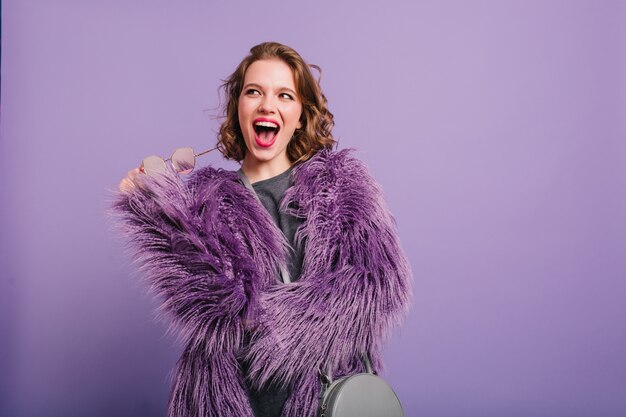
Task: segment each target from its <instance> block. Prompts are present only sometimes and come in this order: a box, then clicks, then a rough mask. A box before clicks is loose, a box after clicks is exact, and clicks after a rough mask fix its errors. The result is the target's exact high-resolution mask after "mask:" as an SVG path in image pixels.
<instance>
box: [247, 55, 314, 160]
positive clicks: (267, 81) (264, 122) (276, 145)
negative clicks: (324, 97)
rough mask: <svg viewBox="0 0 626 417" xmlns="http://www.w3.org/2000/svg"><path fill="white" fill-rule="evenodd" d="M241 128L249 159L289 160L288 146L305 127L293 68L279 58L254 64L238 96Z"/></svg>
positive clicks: (250, 67) (249, 68)
mask: <svg viewBox="0 0 626 417" xmlns="http://www.w3.org/2000/svg"><path fill="white" fill-rule="evenodd" d="M238 109H239V126H240V127H241V132H242V133H243V138H244V140H245V142H246V148H247V152H246V157H245V159H246V160H250V162H254V163H272V162H273V161H281V162H284V161H288V157H287V144H288V143H289V140H291V137H292V136H293V133H294V131H295V130H296V129H299V128H301V127H302V125H301V123H300V115H301V114H302V102H301V101H300V97H298V95H297V93H296V86H295V82H294V78H293V72H292V71H291V68H289V66H288V65H287V64H286V63H284V62H283V61H281V60H278V59H264V60H260V61H255V62H253V63H252V64H251V65H250V66H249V67H248V70H247V71H246V75H245V77H244V82H243V89H242V90H241V95H240V96H239V107H238Z"/></svg>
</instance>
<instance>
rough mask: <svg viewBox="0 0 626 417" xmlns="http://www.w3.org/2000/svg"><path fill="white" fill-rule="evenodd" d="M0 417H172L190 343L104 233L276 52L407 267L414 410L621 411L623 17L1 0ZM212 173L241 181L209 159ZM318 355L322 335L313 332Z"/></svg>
mask: <svg viewBox="0 0 626 417" xmlns="http://www.w3.org/2000/svg"><path fill="white" fill-rule="evenodd" d="M2 17H3V19H4V20H3V22H2V23H3V24H2V30H3V32H2V43H3V45H2V124H1V140H0V178H1V179H0V187H1V188H0V198H1V200H0V201H1V203H0V204H1V205H0V213H1V219H0V264H1V269H0V276H1V279H0V337H1V339H0V341H1V342H0V415H2V416H14V417H22V416H28V417H39V416H42V417H43V416H46V417H49V416H63V417H74V416H76V417H78V416H93V417H98V416H119V417H125V416H129V417H131V416H133V417H135V416H163V415H164V409H165V403H166V401H167V395H168V392H169V382H168V380H167V376H168V373H169V371H170V370H171V369H172V368H173V366H174V363H175V361H176V359H177V358H178V355H179V353H180V351H181V346H179V345H178V344H177V343H176V342H175V340H173V339H172V338H168V337H165V336H164V331H165V324H164V323H159V322H156V321H155V319H154V314H153V309H154V307H155V305H156V303H155V301H154V300H153V299H152V298H151V296H150V295H147V294H146V291H147V288H146V286H145V285H144V284H143V282H142V281H141V278H140V275H139V274H138V273H137V272H136V270H135V268H134V266H133V265H130V262H129V258H128V256H127V255H126V254H125V252H124V249H123V242H122V241H121V240H120V239H119V238H117V237H116V236H115V232H114V231H113V226H112V222H111V221H110V220H109V219H107V217H106V215H105V210H106V208H107V205H108V204H109V201H110V198H111V194H110V190H112V189H114V188H115V187H116V186H117V183H118V182H119V180H120V179H121V178H122V177H123V176H124V175H125V173H126V171H128V170H129V169H131V168H132V167H134V166H136V165H137V164H138V162H139V161H140V160H141V158H142V157H143V156H145V155H147V154H151V153H156V154H160V155H166V154H169V152H171V151H172V150H173V149H174V148H176V147H178V146H184V145H191V146H193V147H194V148H195V149H196V150H202V149H206V148H208V147H210V146H211V145H212V144H213V143H214V138H215V131H216V129H217V127H218V121H217V120H215V119H214V118H212V117H211V116H212V115H214V114H215V113H216V112H215V107H216V106H217V105H218V103H219V102H218V96H217V87H218V85H219V82H220V79H223V78H225V77H226V76H228V75H229V74H230V72H231V71H232V70H233V69H234V67H235V66H236V64H237V63H238V62H239V61H240V59H241V58H243V56H244V55H246V53H247V51H248V49H249V48H250V47H251V46H252V45H254V44H256V43H259V42H261V41H264V40H278V41H281V42H284V43H286V44H288V45H291V46H293V47H294V48H296V49H297V50H298V51H300V52H301V54H302V55H303V56H304V57H305V59H307V60H308V61H309V62H312V63H316V64H318V65H320V66H321V67H322V69H323V77H322V86H323V88H324V91H325V92H326V94H327V96H328V98H329V102H330V106H331V111H333V113H334V114H335V117H336V121H337V125H336V130H335V132H336V135H337V136H338V137H339V138H340V148H345V147H356V148H358V149H359V150H360V151H359V155H360V156H361V157H362V158H363V159H364V160H365V161H366V163H367V164H368V165H369V166H370V168H371V170H372V172H373V174H374V176H375V177H376V178H377V179H378V180H379V182H380V183H381V184H382V186H383V188H384V190H385V193H386V197H387V200H388V203H389V206H390V207H391V210H392V212H393V213H394V215H395V217H396V220H397V222H398V225H399V229H400V237H401V240H402V243H403V246H404V248H405V250H406V252H407V254H408V256H409V258H410V261H411V264H412V265H413V269H414V275H415V302H414V308H413V310H412V313H411V315H410V317H409V318H408V320H407V322H406V325H405V326H404V327H403V329H402V331H400V332H396V334H395V336H394V337H393V339H392V340H391V342H390V344H389V346H388V349H387V352H386V361H387V365H388V369H387V371H386V373H385V376H386V377H387V378H388V379H389V380H390V381H391V383H392V384H393V385H394V386H395V387H396V388H397V392H398V393H399V395H400V398H401V399H402V400H403V402H404V405H405V408H406V411H407V415H408V416H433V417H436V416H437V417H438V416H455V417H458V416H477V417H478V416H480V417H484V416H494V417H495V416H498V417H500V416H568V417H572V416H594V417H601V416H624V415H626V360H625V359H626V303H625V302H624V300H625V296H626V279H625V278H626V256H625V253H624V252H625V249H626V192H625V190H626V175H625V174H626V139H625V138H626V122H625V117H624V116H625V114H626V2H620V1H515V2H512V1H508V2H501V1H473V2H466V1H456V2H453V1H446V2H438V1H419V2H418V1H413V2H409V1H406V2H395V1H385V2H362V1H356V0H353V1H343V2H331V1H310V2H307V3H303V4H298V5H297V6H296V5H295V2H291V1H272V0H270V1H265V2H249V1H233V2H226V1H213V2H210V1H199V0H196V1H184V2H180V1H178V2H177V1H173V0H169V1H164V0H158V1H155V0H142V1H140V0H124V1H122V0H115V1H112V0H107V1H104V0H102V1H87V0H83V1H79V0H73V1H71V0H66V1H62V0H39V1H35V0H19V1H18V0H13V1H5V2H4V4H3V16H2ZM203 158H204V159H202V161H201V162H202V164H203V165H205V164H213V165H216V166H224V167H228V168H230V169H235V168H236V165H235V164H234V163H232V162H225V161H222V160H220V159H219V156H218V155H216V154H211V155H209V156H206V157H203ZM320 342H321V343H323V341H320Z"/></svg>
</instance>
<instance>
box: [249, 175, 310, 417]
mask: <svg viewBox="0 0 626 417" xmlns="http://www.w3.org/2000/svg"><path fill="white" fill-rule="evenodd" d="M291 171H292V168H289V169H288V170H287V171H285V172H283V173H282V174H279V175H276V176H274V177H272V178H268V179H266V180H262V181H257V182H255V183H254V184H252V188H254V191H255V192H256V194H257V196H258V197H259V200H261V204H263V206H264V207H265V208H266V209H267V211H268V212H269V213H270V215H271V216H272V219H274V223H276V225H277V226H278V228H279V229H280V230H282V232H283V233H284V235H285V237H286V238H287V242H288V243H289V244H290V245H291V247H292V248H294V251H293V252H292V253H290V255H291V256H290V259H288V267H289V275H290V278H291V282H295V281H297V280H298V278H299V277H300V272H301V271H302V260H303V258H304V246H305V243H304V242H303V244H302V246H303V247H296V246H295V242H294V240H295V239H294V237H295V234H296V230H297V229H298V226H300V224H301V223H302V219H299V218H297V217H294V216H291V215H288V214H285V213H282V212H281V211H280V210H279V208H280V202H281V200H282V199H283V196H284V195H285V191H286V190H287V188H289V187H290V186H291V185H292V183H293V181H292V179H291ZM277 273H278V271H277ZM248 338H249V335H247V336H246V341H245V343H246V344H247V343H249V339H248ZM241 367H242V374H243V375H244V378H245V379H244V380H245V381H246V388H247V391H248V398H249V400H250V406H251V407H252V412H253V413H254V416H255V417H280V415H281V413H282V409H283V407H284V404H285V401H286V400H287V398H288V397H289V394H290V389H289V388H288V387H282V386H280V385H279V384H270V385H269V386H266V387H264V388H262V389H260V390H256V389H254V388H252V387H251V386H250V385H249V384H248V381H247V378H246V377H247V374H248V364H247V363H245V362H242V363H241Z"/></svg>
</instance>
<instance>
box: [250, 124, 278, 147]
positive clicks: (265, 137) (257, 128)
mask: <svg viewBox="0 0 626 417" xmlns="http://www.w3.org/2000/svg"><path fill="white" fill-rule="evenodd" d="M279 130H280V126H279V125H278V124H277V123H275V122H271V121H268V120H255V121H254V132H255V133H256V139H257V143H258V144H259V145H261V146H271V145H272V144H273V143H274V141H275V140H276V135H277V134H278V131H279Z"/></svg>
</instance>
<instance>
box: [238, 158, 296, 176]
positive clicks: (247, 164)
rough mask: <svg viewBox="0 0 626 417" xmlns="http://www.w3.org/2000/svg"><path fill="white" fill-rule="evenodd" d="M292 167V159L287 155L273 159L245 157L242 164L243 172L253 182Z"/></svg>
mask: <svg viewBox="0 0 626 417" xmlns="http://www.w3.org/2000/svg"><path fill="white" fill-rule="evenodd" d="M290 167H291V161H290V160H289V158H288V157H287V156H286V155H285V158H281V159H272V160H271V161H259V160H256V159H253V158H248V155H246V158H244V160H243V163H242V164H241V169H242V170H243V173H244V174H246V177H248V180H249V181H250V182H251V183H255V182H258V181H263V180H266V179H268V178H272V177H275V176H276V175H279V174H282V173H283V172H285V171H287V170H288V169H289V168H290Z"/></svg>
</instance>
